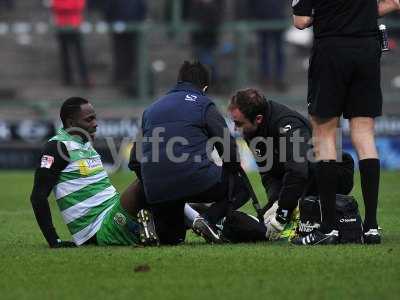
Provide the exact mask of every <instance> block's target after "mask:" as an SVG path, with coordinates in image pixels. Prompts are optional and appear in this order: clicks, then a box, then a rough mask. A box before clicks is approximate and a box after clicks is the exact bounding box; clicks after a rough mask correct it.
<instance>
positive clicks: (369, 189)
mask: <svg viewBox="0 0 400 300" xmlns="http://www.w3.org/2000/svg"><path fill="white" fill-rule="evenodd" d="M358 166H359V168H360V176H361V189H362V194H363V198H364V205H365V219H364V227H365V229H367V230H369V229H371V228H372V229H378V222H377V220H376V211H377V207H378V193H379V177H380V161H379V159H376V158H370V159H363V160H360V161H359V162H358Z"/></svg>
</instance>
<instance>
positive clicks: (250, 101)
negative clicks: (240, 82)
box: [228, 89, 267, 122]
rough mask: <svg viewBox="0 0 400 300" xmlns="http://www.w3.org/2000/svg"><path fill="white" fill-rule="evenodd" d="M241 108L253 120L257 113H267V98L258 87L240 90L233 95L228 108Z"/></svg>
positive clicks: (247, 117)
mask: <svg viewBox="0 0 400 300" xmlns="http://www.w3.org/2000/svg"><path fill="white" fill-rule="evenodd" d="M235 108H237V109H239V110H240V111H241V112H242V114H243V115H244V116H245V117H246V119H249V120H250V121H251V122H253V121H254V120H255V118H256V116H257V115H263V116H264V115H265V111H266V109H267V99H265V97H264V95H263V94H262V93H260V92H259V91H258V90H256V89H245V90H240V91H238V92H237V93H236V94H235V95H234V96H232V98H231V100H230V102H229V106H228V109H229V110H232V109H235Z"/></svg>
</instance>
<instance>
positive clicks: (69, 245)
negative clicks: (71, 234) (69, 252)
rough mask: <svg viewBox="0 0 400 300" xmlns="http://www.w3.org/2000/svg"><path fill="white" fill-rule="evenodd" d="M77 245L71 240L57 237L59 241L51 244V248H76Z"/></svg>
mask: <svg viewBox="0 0 400 300" xmlns="http://www.w3.org/2000/svg"><path fill="white" fill-rule="evenodd" d="M75 247H76V245H75V243H74V242H71V241H62V240H60V239H57V241H56V242H55V243H53V244H51V245H50V248H75Z"/></svg>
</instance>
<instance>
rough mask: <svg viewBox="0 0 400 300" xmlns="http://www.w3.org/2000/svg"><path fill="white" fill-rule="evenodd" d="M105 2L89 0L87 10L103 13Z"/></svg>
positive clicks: (102, 0)
mask: <svg viewBox="0 0 400 300" xmlns="http://www.w3.org/2000/svg"><path fill="white" fill-rule="evenodd" d="M104 1H105V0H87V8H88V10H89V11H96V10H97V11H101V10H102V9H103V6H104Z"/></svg>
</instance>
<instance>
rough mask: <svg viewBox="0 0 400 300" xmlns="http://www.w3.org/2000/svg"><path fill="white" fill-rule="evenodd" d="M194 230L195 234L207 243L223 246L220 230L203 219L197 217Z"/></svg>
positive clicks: (193, 226)
mask: <svg viewBox="0 0 400 300" xmlns="http://www.w3.org/2000/svg"><path fill="white" fill-rule="evenodd" d="M192 229H193V231H194V233H196V234H197V235H199V236H201V237H203V238H204V239H205V240H206V242H207V243H210V244H221V243H223V240H222V239H221V237H220V236H219V233H218V229H217V228H216V227H215V226H212V225H211V224H210V223H208V221H207V220H206V219H204V218H203V217H197V218H196V219H194V221H193V225H192Z"/></svg>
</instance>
